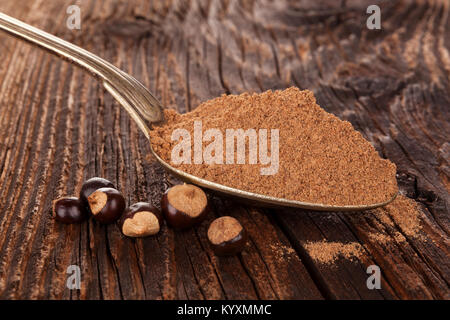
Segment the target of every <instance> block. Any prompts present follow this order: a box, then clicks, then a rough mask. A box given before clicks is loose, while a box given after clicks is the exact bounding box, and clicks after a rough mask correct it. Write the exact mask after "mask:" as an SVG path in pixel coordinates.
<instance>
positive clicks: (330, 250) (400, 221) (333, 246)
mask: <svg viewBox="0 0 450 320" xmlns="http://www.w3.org/2000/svg"><path fill="white" fill-rule="evenodd" d="M370 213H371V214H373V215H375V217H376V218H377V219H378V220H380V221H381V222H382V223H383V224H384V225H386V226H389V227H391V228H393V230H392V232H391V233H390V234H387V233H383V232H369V233H368V238H369V240H370V242H374V243H379V244H384V245H386V244H390V243H396V244H397V245H398V244H403V243H406V237H408V238H409V239H415V240H420V241H427V239H426V238H425V236H424V235H423V234H422V233H421V230H422V224H421V214H422V212H421V210H420V208H419V207H418V205H417V203H416V202H415V201H414V200H412V199H409V198H407V197H405V196H402V195H399V196H398V197H397V198H396V199H395V200H394V201H393V202H391V203H390V204H388V205H386V206H385V207H382V208H377V209H374V210H371V211H368V212H367V214H370ZM358 214H365V213H358ZM352 221H354V223H355V224H356V223H358V219H356V220H352ZM405 236H406V237H405ZM364 246H365V248H366V250H367V251H368V252H369V253H370V247H371V246H368V245H364ZM305 249H306V250H307V251H308V253H309V255H310V257H311V258H312V259H313V260H314V261H317V262H319V263H324V264H332V263H334V262H335V261H336V260H337V259H338V258H346V259H350V260H353V259H355V258H360V257H361V255H362V253H363V247H362V245H361V244H360V243H357V242H351V243H341V242H327V241H325V240H324V241H319V242H308V243H307V244H306V245H305Z"/></svg>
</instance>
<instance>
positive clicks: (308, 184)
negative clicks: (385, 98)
mask: <svg viewBox="0 0 450 320" xmlns="http://www.w3.org/2000/svg"><path fill="white" fill-rule="evenodd" d="M164 113H165V120H166V122H165V123H164V124H163V125H161V126H156V127H154V128H153V129H152V130H151V131H150V136H151V143H152V147H153V150H154V151H155V152H156V153H157V154H158V155H159V156H160V157H161V158H162V159H164V160H165V161H166V162H168V163H170V164H171V165H172V166H174V167H176V168H178V169H181V170H183V171H185V172H188V173H190V174H192V175H195V176H198V177H200V178H203V179H206V180H209V181H213V182H217V183H220V184H222V185H226V186H229V187H233V188H237V189H241V190H246V191H250V192H254V193H259V194H264V195H269V196H273V197H278V198H285V199H290V200H298V201H304V202H312V203H321V204H326V205H363V204H374V203H382V202H385V201H387V200H389V199H391V198H392V197H393V196H394V195H395V194H396V193H397V191H398V188H397V181H396V178H395V173H396V167H395V165H394V164H393V163H391V162H390V161H389V160H385V159H382V158H380V156H379V155H378V153H377V152H376V150H375V149H374V147H373V146H372V145H371V144H370V143H369V142H368V141H367V140H365V139H364V138H363V136H362V135H361V134H360V133H359V132H358V131H356V130H355V129H354V128H353V127H352V125H351V124H350V123H349V122H347V121H342V120H340V119H338V118H337V117H336V116H334V115H332V114H330V113H328V112H326V111H325V110H323V109H322V108H321V107H319V106H318V105H317V103H316V100H315V97H314V95H313V93H312V92H311V91H308V90H304V91H301V90H299V89H298V88H295V87H292V88H288V89H286V90H283V91H281V90H278V91H270V90H269V91H266V92H263V93H261V94H250V93H243V94H240V95H222V96H221V97H218V98H215V99H212V100H209V101H206V102H204V103H202V104H200V105H199V106H198V107H197V108H196V109H195V110H193V111H191V112H188V113H186V114H179V113H177V112H176V111H174V110H165V112H164ZM195 121H201V122H202V130H203V132H204V131H205V130H207V129H210V128H214V129H219V130H221V131H222V132H223V133H224V135H225V131H226V129H243V130H247V129H256V130H257V129H268V130H270V129H278V130H279V169H278V172H277V173H275V174H273V175H261V174H260V168H261V167H264V166H263V165H262V164H260V163H257V164H249V162H248V161H247V162H246V163H245V164H236V163H234V164H205V163H203V164H193V163H194V161H192V162H191V163H192V164H184V163H182V164H174V163H173V162H172V161H171V152H172V149H173V148H174V146H176V145H177V144H178V143H179V141H178V140H176V141H172V133H173V132H174V130H175V129H178V128H183V129H186V130H187V131H189V132H190V134H191V136H192V135H193V130H194V122H195ZM268 138H269V139H268V143H267V144H268V145H270V143H271V142H270V135H269V137H268ZM224 140H225V139H224ZM192 144H193V142H192ZM205 145H207V143H205ZM191 147H193V145H191ZM223 149H224V150H225V142H224V148H223ZM269 151H270V150H269ZM246 152H247V158H248V156H249V155H248V141H247V148H246Z"/></svg>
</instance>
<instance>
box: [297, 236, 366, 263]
mask: <svg viewBox="0 0 450 320" xmlns="http://www.w3.org/2000/svg"><path fill="white" fill-rule="evenodd" d="M305 249H306V250H307V251H308V253H309V255H310V256H311V258H312V259H313V260H315V261H317V262H320V263H323V264H332V263H334V262H335V261H336V260H337V259H338V258H339V257H342V258H345V259H348V260H353V259H355V258H359V257H360V256H361V255H362V253H363V250H364V249H363V247H362V246H361V244H359V243H358V242H350V243H340V242H327V241H319V242H308V243H306V244H305Z"/></svg>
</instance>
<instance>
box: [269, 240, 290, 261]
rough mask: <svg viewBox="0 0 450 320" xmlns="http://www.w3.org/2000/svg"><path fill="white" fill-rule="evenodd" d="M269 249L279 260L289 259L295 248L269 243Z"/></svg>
mask: <svg viewBox="0 0 450 320" xmlns="http://www.w3.org/2000/svg"><path fill="white" fill-rule="evenodd" d="M270 249H271V250H272V252H273V253H274V255H275V257H276V258H277V259H278V260H280V261H289V260H291V258H292V257H293V256H294V255H295V250H294V249H293V248H292V247H287V246H283V245H279V244H277V245H274V244H271V245H270Z"/></svg>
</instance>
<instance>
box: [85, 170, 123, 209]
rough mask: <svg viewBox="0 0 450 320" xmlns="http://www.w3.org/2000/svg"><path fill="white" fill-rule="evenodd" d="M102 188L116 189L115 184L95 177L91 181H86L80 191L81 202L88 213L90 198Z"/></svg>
mask: <svg viewBox="0 0 450 320" xmlns="http://www.w3.org/2000/svg"><path fill="white" fill-rule="evenodd" d="M100 188H114V189H115V188H116V187H115V186H114V184H113V183H112V182H111V181H109V180H106V179H103V178H99V177H93V178H90V179H89V180H86V181H85V182H84V183H83V186H82V187H81V190H80V200H81V201H82V202H83V204H84V205H85V206H86V207H87V209H88V211H89V210H90V209H89V203H88V199H87V198H88V197H89V196H90V195H91V194H92V193H93V192H94V191H96V190H98V189H100Z"/></svg>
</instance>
